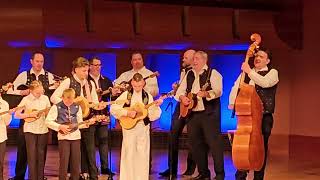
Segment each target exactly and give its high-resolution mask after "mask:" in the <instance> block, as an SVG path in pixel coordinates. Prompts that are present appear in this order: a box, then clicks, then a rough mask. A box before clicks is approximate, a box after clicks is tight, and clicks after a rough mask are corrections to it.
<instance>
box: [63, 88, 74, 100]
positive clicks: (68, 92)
mask: <svg viewBox="0 0 320 180" xmlns="http://www.w3.org/2000/svg"><path fill="white" fill-rule="evenodd" d="M62 97H63V98H75V97H76V92H75V91H74V89H72V88H68V89H65V90H64V91H63V93H62Z"/></svg>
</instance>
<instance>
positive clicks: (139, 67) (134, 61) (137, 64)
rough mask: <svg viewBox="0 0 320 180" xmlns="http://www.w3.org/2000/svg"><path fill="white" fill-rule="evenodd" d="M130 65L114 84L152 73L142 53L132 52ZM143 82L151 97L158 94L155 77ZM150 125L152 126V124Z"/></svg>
mask: <svg viewBox="0 0 320 180" xmlns="http://www.w3.org/2000/svg"><path fill="white" fill-rule="evenodd" d="M131 65H132V69H131V70H129V71H126V72H124V73H122V74H121V75H120V76H119V78H118V79H116V80H115V81H114V83H115V85H119V84H121V83H122V82H129V81H130V80H131V79H132V77H133V75H134V74H135V73H139V74H141V75H142V76H143V77H144V78H146V77H148V76H150V75H152V74H153V72H152V71H150V70H149V69H147V68H146V67H145V66H144V63H143V58H142V54H141V53H139V52H135V53H132V55H131ZM145 83H146V85H145V87H144V90H145V91H146V92H148V93H150V94H151V95H152V96H153V97H155V96H157V95H158V94H159V87H158V81H157V78H156V77H153V78H148V79H146V80H145ZM150 126H152V124H151V125H150ZM150 131H151V128H150ZM150 135H151V133H150ZM151 141H152V139H150V146H152V142H151ZM151 149H152V147H151V148H150V153H149V154H150V172H151V168H152V163H151V162H152V153H151Z"/></svg>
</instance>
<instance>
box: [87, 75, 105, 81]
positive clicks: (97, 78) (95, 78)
mask: <svg viewBox="0 0 320 180" xmlns="http://www.w3.org/2000/svg"><path fill="white" fill-rule="evenodd" d="M89 76H90V77H91V78H92V79H94V80H97V81H98V80H99V79H100V78H101V79H102V76H101V74H99V75H98V76H97V77H96V76H94V75H92V74H90V73H89Z"/></svg>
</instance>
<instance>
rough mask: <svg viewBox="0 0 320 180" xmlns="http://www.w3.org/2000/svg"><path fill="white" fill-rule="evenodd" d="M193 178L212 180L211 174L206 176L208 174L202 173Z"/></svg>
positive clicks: (194, 179)
mask: <svg viewBox="0 0 320 180" xmlns="http://www.w3.org/2000/svg"><path fill="white" fill-rule="evenodd" d="M192 179H193V180H196V179H199V180H210V179H211V178H210V176H208V175H207V176H206V175H202V174H199V175H198V176H197V177H194V178H192Z"/></svg>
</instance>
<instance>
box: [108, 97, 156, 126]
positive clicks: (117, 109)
mask: <svg viewBox="0 0 320 180" xmlns="http://www.w3.org/2000/svg"><path fill="white" fill-rule="evenodd" d="M127 95H128V91H125V92H123V93H122V94H121V95H120V96H119V97H118V98H117V99H116V100H126V99H127ZM148 96H149V98H148V99H149V102H148V104H150V103H152V102H153V97H152V95H151V94H150V93H148ZM137 102H139V103H143V102H142V92H140V93H136V92H133V93H132V98H131V103H130V106H133V105H134V104H135V103H137ZM123 105H124V103H123V104H113V105H111V108H110V113H111V114H112V115H113V116H114V117H115V118H116V119H119V118H120V117H121V116H127V113H128V111H127V110H126V109H124V108H123ZM160 115H161V109H160V107H159V106H156V105H152V106H150V107H149V108H148V117H149V119H150V121H155V120H157V119H159V118H160ZM141 122H142V123H143V121H140V122H139V123H141Z"/></svg>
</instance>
